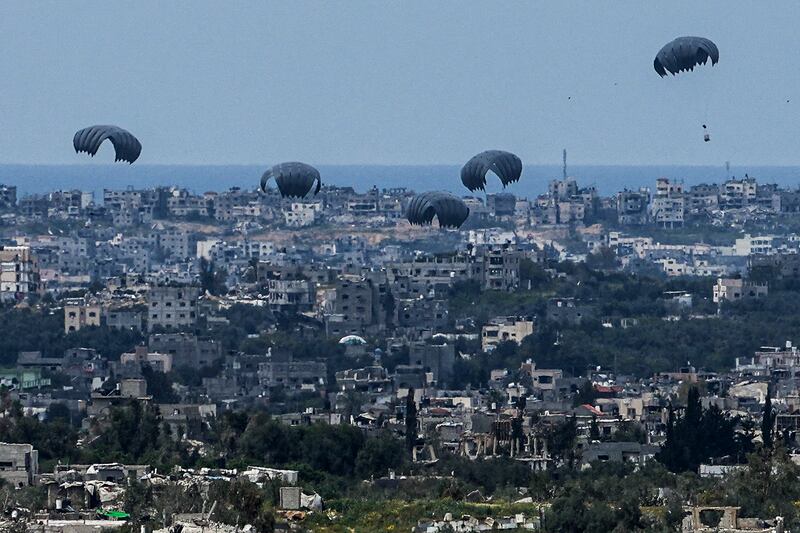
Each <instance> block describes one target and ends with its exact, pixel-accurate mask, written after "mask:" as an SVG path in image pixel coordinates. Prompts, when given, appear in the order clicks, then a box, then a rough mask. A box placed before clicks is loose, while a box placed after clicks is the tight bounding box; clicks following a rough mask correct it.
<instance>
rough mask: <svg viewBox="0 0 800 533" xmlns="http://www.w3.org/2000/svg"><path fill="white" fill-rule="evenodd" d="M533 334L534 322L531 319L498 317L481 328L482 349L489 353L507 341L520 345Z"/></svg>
mask: <svg viewBox="0 0 800 533" xmlns="http://www.w3.org/2000/svg"><path fill="white" fill-rule="evenodd" d="M531 334H533V320H532V319H531V318H530V317H519V316H507V317H496V318H493V319H491V320H490V321H489V322H488V323H487V324H486V325H485V326H483V328H481V349H483V351H484V352H487V351H489V350H492V349H493V348H494V347H496V346H497V345H498V344H500V343H501V342H505V341H511V342H515V343H517V344H520V343H521V342H522V339H524V338H525V337H527V336H528V335H531Z"/></svg>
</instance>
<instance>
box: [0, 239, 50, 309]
mask: <svg viewBox="0 0 800 533" xmlns="http://www.w3.org/2000/svg"><path fill="white" fill-rule="evenodd" d="M40 290H41V286H40V282H39V265H38V262H37V260H36V256H35V255H34V254H33V252H32V251H31V249H30V247H29V246H2V247H0V300H3V301H14V300H21V299H24V298H26V297H27V296H28V295H30V294H38V293H39V292H40Z"/></svg>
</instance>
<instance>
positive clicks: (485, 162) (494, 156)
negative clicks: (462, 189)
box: [461, 150, 522, 191]
mask: <svg viewBox="0 0 800 533" xmlns="http://www.w3.org/2000/svg"><path fill="white" fill-rule="evenodd" d="M490 170H491V171H492V172H494V173H495V174H497V177H498V178H500V181H501V182H503V188H505V186H506V185H508V184H509V183H513V182H515V181H519V177H520V176H521V175H522V160H520V158H519V157H517V156H515V155H514V154H512V153H511V152H504V151H502V150H487V151H486V152H481V153H479V154H478V155H476V156H475V157H473V158H472V159H470V160H469V161H467V164H466V165H464V166H463V167H462V168H461V181H462V182H463V183H464V185H465V186H466V187H467V189H469V190H470V191H475V190H477V189H480V190H484V189H485V188H486V173H487V172H489V171H490Z"/></svg>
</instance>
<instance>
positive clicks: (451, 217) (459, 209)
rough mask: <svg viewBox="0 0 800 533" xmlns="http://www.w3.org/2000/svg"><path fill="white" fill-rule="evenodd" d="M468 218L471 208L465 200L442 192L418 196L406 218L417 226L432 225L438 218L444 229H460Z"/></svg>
mask: <svg viewBox="0 0 800 533" xmlns="http://www.w3.org/2000/svg"><path fill="white" fill-rule="evenodd" d="M468 216H469V207H467V204H465V203H464V200H462V199H461V198H458V197H457V196H453V195H452V194H450V193H449V192H442V191H434V192H424V193H422V194H418V195H416V196H414V197H413V198H412V199H411V201H410V202H409V203H408V209H406V218H407V219H408V221H409V222H411V224H412V225H415V226H416V225H430V224H432V223H433V217H436V218H438V219H439V226H441V227H443V228H460V227H461V225H462V224H463V223H464V221H465V220H467V217H468Z"/></svg>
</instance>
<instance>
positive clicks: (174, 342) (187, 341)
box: [148, 332, 222, 369]
mask: <svg viewBox="0 0 800 533" xmlns="http://www.w3.org/2000/svg"><path fill="white" fill-rule="evenodd" d="M148 347H149V349H150V350H151V351H153V352H159V353H164V354H169V355H170V356H171V357H172V365H173V366H174V367H175V368H180V367H183V366H188V367H190V368H198V369H199V368H202V367H204V366H211V365H212V364H213V363H214V362H215V361H217V360H218V359H221V358H222V347H221V346H220V345H219V344H218V343H217V342H216V341H214V340H212V339H199V338H198V337H197V335H194V334H191V333H183V332H181V333H156V334H153V335H150V338H149V340H148Z"/></svg>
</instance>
